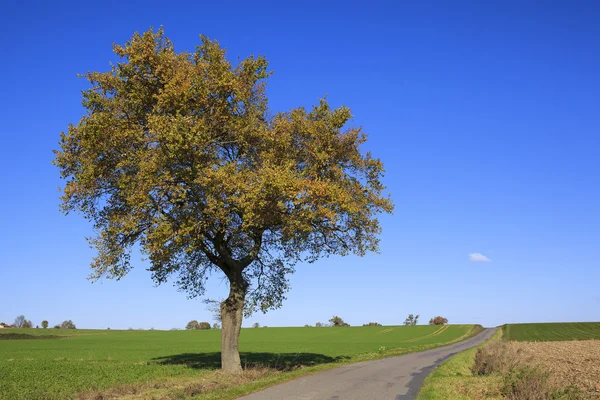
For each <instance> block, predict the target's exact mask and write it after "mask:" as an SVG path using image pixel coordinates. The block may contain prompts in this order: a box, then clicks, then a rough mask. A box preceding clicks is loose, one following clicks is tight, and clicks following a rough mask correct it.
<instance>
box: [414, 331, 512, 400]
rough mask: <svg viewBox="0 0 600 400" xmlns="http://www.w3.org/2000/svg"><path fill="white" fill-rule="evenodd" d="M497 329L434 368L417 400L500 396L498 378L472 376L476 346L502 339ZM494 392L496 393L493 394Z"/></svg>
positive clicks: (495, 397) (497, 397)
mask: <svg viewBox="0 0 600 400" xmlns="http://www.w3.org/2000/svg"><path fill="white" fill-rule="evenodd" d="M502 333H503V332H502V330H501V329H498V331H496V333H495V334H494V336H492V338H491V339H490V340H488V341H487V342H486V343H484V344H481V345H479V346H477V347H474V348H472V349H469V350H466V351H463V352H462V353H459V354H457V355H455V356H453V357H451V358H450V359H448V361H446V362H444V363H443V364H442V365H440V366H439V367H438V368H436V369H435V370H434V371H433V372H432V373H431V374H430V375H429V376H428V377H427V378H426V379H425V382H424V384H423V386H422V387H421V390H420V391H419V394H418V396H417V400H447V399H452V400H469V399H481V398H486V399H501V398H502V397H501V396H500V393H499V392H497V388H498V387H499V386H500V385H501V383H502V378H501V377H497V376H473V374H472V372H471V367H472V366H473V363H474V359H475V354H476V353H477V349H478V348H481V347H483V346H485V345H487V344H489V343H491V342H497V341H499V340H501V338H502ZM494 392H497V395H496V394H495V393H494Z"/></svg>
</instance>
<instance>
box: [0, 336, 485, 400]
mask: <svg viewBox="0 0 600 400" xmlns="http://www.w3.org/2000/svg"><path fill="white" fill-rule="evenodd" d="M474 329H475V328H474V326H473V325H450V326H447V327H443V328H440V327H437V326H416V327H347V328H258V329H243V330H242V334H241V338H240V351H241V357H242V364H244V365H263V366H270V367H273V368H278V369H281V367H283V366H286V365H295V366H297V365H302V366H304V367H311V366H322V365H324V364H329V363H335V362H351V361H357V360H361V359H369V358H377V357H381V356H386V355H394V354H399V353H406V352H410V351H418V350H422V349H424V348H431V347H436V346H438V345H443V344H446V343H448V342H452V341H455V340H457V339H460V338H464V337H466V336H468V335H470V334H472V333H473V331H474ZM15 334H21V335H57V338H48V337H47V336H45V337H44V338H39V339H33V338H28V339H23V336H21V337H19V338H16V339H8V338H10V337H18V336H19V335H15ZM7 335H8V336H7ZM3 338H4V339H7V340H0V398H1V399H69V398H74V397H76V396H77V394H78V393H81V392H85V391H90V390H104V389H106V388H110V387H114V386H121V385H124V384H145V383H148V382H157V381H161V380H163V381H164V380H169V379H179V378H186V379H189V378H193V377H197V376H201V375H203V374H208V373H211V372H212V371H213V370H215V369H217V368H218V367H219V364H220V353H219V351H220V331H219V330H208V331H115V330H110V331H109V330H102V331H100V330H60V329H10V330H9V329H6V331H2V332H0V339H3Z"/></svg>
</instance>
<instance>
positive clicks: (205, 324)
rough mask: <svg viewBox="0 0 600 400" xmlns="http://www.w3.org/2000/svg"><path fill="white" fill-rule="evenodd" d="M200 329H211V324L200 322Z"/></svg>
mask: <svg viewBox="0 0 600 400" xmlns="http://www.w3.org/2000/svg"><path fill="white" fill-rule="evenodd" d="M198 329H203V330H206V329H210V322H200V323H199V324H198Z"/></svg>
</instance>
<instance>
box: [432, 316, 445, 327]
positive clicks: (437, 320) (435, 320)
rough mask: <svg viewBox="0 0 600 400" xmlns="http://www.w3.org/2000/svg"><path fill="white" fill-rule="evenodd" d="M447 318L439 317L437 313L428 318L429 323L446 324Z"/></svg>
mask: <svg viewBox="0 0 600 400" xmlns="http://www.w3.org/2000/svg"><path fill="white" fill-rule="evenodd" d="M447 323H448V318H444V317H440V316H439V315H438V316H437V317H435V318H431V319H430V320H429V325H446V324H447Z"/></svg>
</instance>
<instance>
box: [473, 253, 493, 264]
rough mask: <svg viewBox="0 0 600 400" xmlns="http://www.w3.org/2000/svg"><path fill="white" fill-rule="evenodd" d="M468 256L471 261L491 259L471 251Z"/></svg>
mask: <svg viewBox="0 0 600 400" xmlns="http://www.w3.org/2000/svg"><path fill="white" fill-rule="evenodd" d="M469 258H470V259H471V261H473V262H491V261H492V260H490V259H489V258H487V257H486V256H484V255H483V254H481V253H471V254H469Z"/></svg>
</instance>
